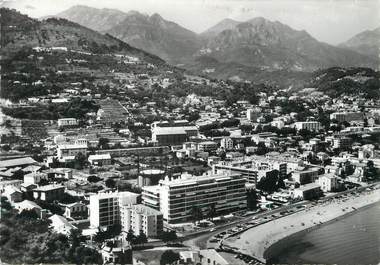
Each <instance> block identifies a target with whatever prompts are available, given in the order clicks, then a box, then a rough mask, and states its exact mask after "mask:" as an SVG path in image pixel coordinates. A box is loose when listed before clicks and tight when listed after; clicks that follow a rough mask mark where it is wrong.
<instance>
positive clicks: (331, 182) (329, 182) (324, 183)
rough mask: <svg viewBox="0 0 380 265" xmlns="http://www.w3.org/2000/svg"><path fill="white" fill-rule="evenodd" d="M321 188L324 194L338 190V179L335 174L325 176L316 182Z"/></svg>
mask: <svg viewBox="0 0 380 265" xmlns="http://www.w3.org/2000/svg"><path fill="white" fill-rule="evenodd" d="M315 183H317V184H318V185H320V186H321V189H322V191H323V192H331V191H335V190H337V189H338V178H337V177H336V176H335V175H334V174H324V175H321V176H319V177H318V179H317V180H316V181H315Z"/></svg>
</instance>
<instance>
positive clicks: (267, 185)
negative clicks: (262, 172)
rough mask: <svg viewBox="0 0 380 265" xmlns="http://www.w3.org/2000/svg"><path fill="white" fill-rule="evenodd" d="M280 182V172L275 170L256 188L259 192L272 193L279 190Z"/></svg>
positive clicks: (261, 180)
mask: <svg viewBox="0 0 380 265" xmlns="http://www.w3.org/2000/svg"><path fill="white" fill-rule="evenodd" d="M278 180H279V172H278V170H273V171H271V172H268V173H267V176H265V177H262V178H261V179H260V181H259V182H258V183H257V185H256V187H257V188H258V189H259V190H262V191H266V192H269V193H272V192H274V191H276V190H277V189H278V188H279V186H278Z"/></svg>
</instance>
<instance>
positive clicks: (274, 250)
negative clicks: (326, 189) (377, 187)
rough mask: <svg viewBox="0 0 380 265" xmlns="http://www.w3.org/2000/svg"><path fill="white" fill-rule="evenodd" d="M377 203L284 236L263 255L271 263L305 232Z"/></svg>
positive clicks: (372, 204)
mask: <svg viewBox="0 0 380 265" xmlns="http://www.w3.org/2000/svg"><path fill="white" fill-rule="evenodd" d="M376 204H380V201H375V202H373V203H370V204H367V205H365V206H363V207H360V208H359V209H357V210H355V211H351V212H347V213H346V214H343V215H341V216H338V217H336V218H334V219H331V220H329V221H327V222H325V223H323V224H319V225H315V226H313V227H310V228H306V229H304V230H301V231H298V232H295V233H294V234H291V235H289V236H287V237H284V238H282V239H280V240H279V241H277V242H275V243H274V244H272V245H271V246H269V247H268V248H267V249H266V250H265V251H264V254H263V257H264V259H265V260H266V261H267V262H269V263H270V261H271V260H272V259H273V258H274V256H276V255H278V254H279V253H281V251H283V250H284V248H286V246H288V242H292V240H295V239H298V238H300V237H302V236H303V235H304V234H306V233H309V232H311V231H313V230H316V229H319V228H321V227H323V226H326V225H329V224H332V223H335V222H337V221H339V220H342V219H345V218H346V217H348V216H351V215H355V214H357V213H359V212H360V211H363V210H366V209H368V208H371V207H373V206H374V205H376Z"/></svg>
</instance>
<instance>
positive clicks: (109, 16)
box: [55, 5, 128, 32]
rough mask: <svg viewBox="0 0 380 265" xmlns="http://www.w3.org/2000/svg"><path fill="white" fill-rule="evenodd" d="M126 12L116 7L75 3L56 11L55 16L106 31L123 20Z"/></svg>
mask: <svg viewBox="0 0 380 265" xmlns="http://www.w3.org/2000/svg"><path fill="white" fill-rule="evenodd" d="M127 16H128V14H126V13H124V12H122V11H119V10H116V9H108V8H103V9H97V8H93V7H88V6H82V5H76V6H73V7H70V8H69V9H67V10H65V11H63V12H61V13H58V14H57V15H55V17H60V18H65V19H67V20H70V21H73V22H76V23H78V24H80V25H82V26H85V27H87V28H90V29H93V30H96V31H100V32H103V31H106V30H109V29H110V28H112V27H114V26H116V25H117V24H118V23H120V22H121V21H123V20H124V19H125V18H126V17H127Z"/></svg>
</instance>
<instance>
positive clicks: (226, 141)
mask: <svg viewBox="0 0 380 265" xmlns="http://www.w3.org/2000/svg"><path fill="white" fill-rule="evenodd" d="M220 147H221V148H223V149H224V150H232V149H234V141H233V140H232V139H231V138H230V137H224V138H222V140H220Z"/></svg>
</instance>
